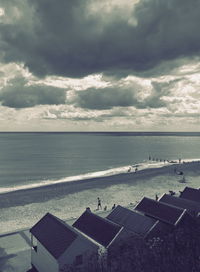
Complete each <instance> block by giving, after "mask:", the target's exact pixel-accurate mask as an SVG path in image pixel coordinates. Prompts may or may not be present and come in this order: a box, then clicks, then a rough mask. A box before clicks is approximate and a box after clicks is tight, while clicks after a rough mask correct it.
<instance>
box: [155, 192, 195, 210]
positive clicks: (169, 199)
mask: <svg viewBox="0 0 200 272" xmlns="http://www.w3.org/2000/svg"><path fill="white" fill-rule="evenodd" d="M159 202H164V203H167V204H170V205H173V206H176V207H179V208H183V209H186V210H187V211H189V212H194V213H199V212H200V203H199V202H195V201H192V200H188V199H185V198H180V197H176V196H171V195H167V194H164V195H163V196H162V197H161V198H160V199H159Z"/></svg>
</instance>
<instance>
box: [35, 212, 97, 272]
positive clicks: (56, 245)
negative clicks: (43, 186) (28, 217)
mask: <svg viewBox="0 0 200 272" xmlns="http://www.w3.org/2000/svg"><path fill="white" fill-rule="evenodd" d="M30 232H31V243H32V250H31V263H32V266H33V267H34V268H36V269H37V271H38V272H47V271H48V272H58V271H68V268H69V267H70V266H71V265H74V266H75V267H76V268H77V271H82V270H84V269H85V268H84V265H85V264H86V263H87V262H88V260H89V259H90V258H91V256H97V254H98V246H97V245H96V244H95V243H93V242H92V241H91V240H89V239H87V238H86V237H84V236H83V235H81V234H80V233H79V232H77V231H76V230H75V229H73V228H72V227H71V226H69V225H67V224H66V223H65V222H64V221H62V220H60V219H59V218H57V217H56V216H54V215H52V214H50V213H47V214H46V215H45V216H44V217H43V218H42V219H41V220H40V221H39V222H37V223H36V224H35V225H34V226H33V227H32V228H31V229H30Z"/></svg>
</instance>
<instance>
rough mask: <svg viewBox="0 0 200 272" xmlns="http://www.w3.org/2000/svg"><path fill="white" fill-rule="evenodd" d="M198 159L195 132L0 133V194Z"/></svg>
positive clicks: (198, 141) (199, 137)
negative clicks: (141, 166) (136, 167)
mask: <svg viewBox="0 0 200 272" xmlns="http://www.w3.org/2000/svg"><path fill="white" fill-rule="evenodd" d="M179 158H181V159H182V160H183V159H186V160H187V159H198V158H200V133H197V132H89V133H77V132H74V133H73V132H71V133H69V132H66V133H65V132H48V133H46V132H44V133H42V132H41V133H0V193H4V192H9V191H13V190H19V189H25V188H33V187H38V186H43V185H47V184H51V183H60V182H66V181H67V182H70V181H73V180H81V179H85V178H88V177H99V176H105V175H113V174H116V173H123V172H126V171H127V169H129V167H130V166H134V165H137V164H142V165H143V168H145V165H146V167H148V165H149V163H150V160H149V159H151V161H158V162H159V161H163V160H166V161H167V160H178V159H179Z"/></svg>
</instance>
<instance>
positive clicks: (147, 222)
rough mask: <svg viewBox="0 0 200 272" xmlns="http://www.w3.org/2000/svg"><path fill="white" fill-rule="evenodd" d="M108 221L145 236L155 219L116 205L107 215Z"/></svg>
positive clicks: (155, 221) (153, 224)
mask: <svg viewBox="0 0 200 272" xmlns="http://www.w3.org/2000/svg"><path fill="white" fill-rule="evenodd" d="M107 219H109V220H110V221H112V222H114V223H116V224H119V225H120V226H123V227H124V228H125V229H127V230H128V231H130V232H132V233H133V234H138V235H139V236H142V237H145V236H146V235H147V233H148V232H149V231H150V230H151V229H152V228H153V227H154V226H155V224H156V223H157V220H156V219H154V218H151V217H147V216H145V215H143V214H139V213H138V212H136V211H132V210H130V209H127V208H124V207H122V206H120V205H118V206H117V207H116V208H115V209H114V210H113V211H112V212H111V213H110V214H109V215H108V216H107Z"/></svg>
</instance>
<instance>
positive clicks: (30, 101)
mask: <svg viewBox="0 0 200 272" xmlns="http://www.w3.org/2000/svg"><path fill="white" fill-rule="evenodd" d="M26 83H27V81H26V80H25V79H24V78H21V77H18V78H15V79H13V80H11V81H10V82H9V84H8V85H7V86H6V87H4V88H2V89H1V90H0V102H1V104H2V105H3V106H7V107H11V108H26V107H33V106H36V105H45V104H48V105H55V104H56V105H58V104H64V103H65V99H66V91H65V90H63V89H60V88H55V87H52V86H45V85H31V86H27V85H26Z"/></svg>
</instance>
